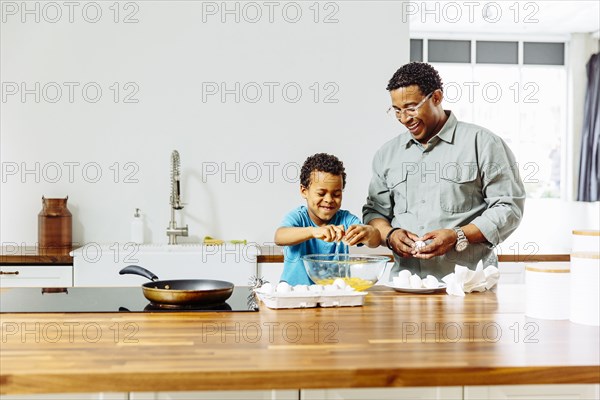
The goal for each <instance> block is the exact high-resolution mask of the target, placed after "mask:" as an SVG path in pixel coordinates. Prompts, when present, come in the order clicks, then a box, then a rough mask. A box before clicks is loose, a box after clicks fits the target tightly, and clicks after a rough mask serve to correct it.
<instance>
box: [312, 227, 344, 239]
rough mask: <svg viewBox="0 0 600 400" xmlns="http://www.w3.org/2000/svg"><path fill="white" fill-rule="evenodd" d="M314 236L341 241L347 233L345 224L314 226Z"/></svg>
mask: <svg viewBox="0 0 600 400" xmlns="http://www.w3.org/2000/svg"><path fill="white" fill-rule="evenodd" d="M312 234H313V237H314V238H315V239H322V240H324V241H325V242H339V241H340V240H342V238H343V237H344V234H345V229H344V225H325V226H318V227H315V228H313V231H312Z"/></svg>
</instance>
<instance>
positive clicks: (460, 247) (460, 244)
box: [456, 240, 469, 251]
mask: <svg viewBox="0 0 600 400" xmlns="http://www.w3.org/2000/svg"><path fill="white" fill-rule="evenodd" d="M468 245H469V242H468V241H466V240H461V241H460V242H458V243H456V251H463V250H464V249H466V248H467V246H468Z"/></svg>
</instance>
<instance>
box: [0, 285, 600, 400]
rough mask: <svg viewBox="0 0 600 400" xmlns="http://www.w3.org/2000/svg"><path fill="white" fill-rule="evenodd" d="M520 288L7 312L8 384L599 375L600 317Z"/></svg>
mask: <svg viewBox="0 0 600 400" xmlns="http://www.w3.org/2000/svg"><path fill="white" fill-rule="evenodd" d="M524 289H525V288H524V286H523V285H502V286H500V287H499V289H498V292H497V293H492V292H485V293H473V294H469V295H467V296H466V297H464V298H460V297H453V296H448V295H446V294H444V293H443V294H430V295H416V294H405V293H398V292H395V291H393V290H391V289H388V288H387V287H374V288H372V289H370V294H369V295H368V296H367V298H366V303H365V305H364V306H363V307H344V308H312V309H293V310H270V309H267V308H264V307H262V308H261V311H260V312H258V313H215V312H204V313H156V314H146V313H106V314H2V315H1V316H0V317H1V320H2V323H1V327H2V332H1V333H2V342H1V346H2V351H1V352H0V393H1V394H11V393H14V394H17V393H53V392H59V393H61V392H106V391H112V392H115V391H118V392H133V391H148V390H152V391H182V390H236V389H239V390H244V389H286V388H288V389H291V388H340V387H353V388H356V387H394V386H457V385H510V384H544V383H546V384H549V383H600V347H599V346H600V345H599V342H598V337H599V336H600V332H599V328H598V327H590V326H585V325H578V324H574V323H571V322H569V321H545V320H535V319H530V318H527V317H525V316H524V304H525V291H524ZM4 290H11V289H4Z"/></svg>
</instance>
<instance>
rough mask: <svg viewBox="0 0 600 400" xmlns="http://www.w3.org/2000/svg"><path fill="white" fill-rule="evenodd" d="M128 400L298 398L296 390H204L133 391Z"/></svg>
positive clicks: (273, 399) (275, 399) (269, 399)
mask: <svg viewBox="0 0 600 400" xmlns="http://www.w3.org/2000/svg"><path fill="white" fill-rule="evenodd" d="M129 400H298V391H297V390H228V391H221V390H218V391H217V390H206V391H194V392H191V391H190V392H156V393H153V392H133V393H130V394H129Z"/></svg>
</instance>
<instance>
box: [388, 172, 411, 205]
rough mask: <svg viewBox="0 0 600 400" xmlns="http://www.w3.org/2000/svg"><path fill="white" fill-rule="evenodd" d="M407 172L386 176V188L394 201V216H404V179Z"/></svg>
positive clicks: (405, 193)
mask: <svg viewBox="0 0 600 400" xmlns="http://www.w3.org/2000/svg"><path fill="white" fill-rule="evenodd" d="M407 176H408V172H407V171H404V172H403V173H400V172H398V173H393V172H391V173H390V174H388V177H387V187H388V190H389V191H390V194H391V195H392V199H393V201H394V215H398V214H404V213H405V212H406V210H407V207H408V200H407V197H408V193H407V190H408V188H407V185H406V178H407Z"/></svg>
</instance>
